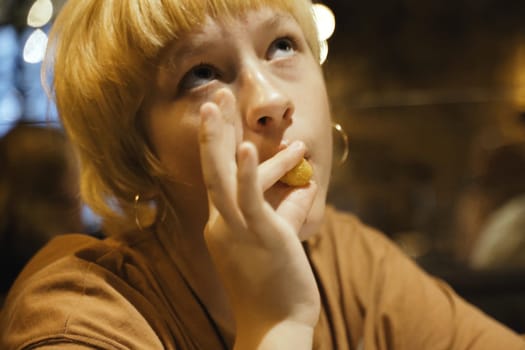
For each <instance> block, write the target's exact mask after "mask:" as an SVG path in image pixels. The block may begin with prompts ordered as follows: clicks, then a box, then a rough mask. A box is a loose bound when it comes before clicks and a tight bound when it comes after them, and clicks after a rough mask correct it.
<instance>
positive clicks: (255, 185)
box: [237, 142, 264, 225]
mask: <svg viewBox="0 0 525 350" xmlns="http://www.w3.org/2000/svg"><path fill="white" fill-rule="evenodd" d="M237 159H238V164H239V169H238V173H237V184H238V192H237V200H238V203H239V208H240V210H241V212H242V214H243V217H244V219H245V221H246V222H247V224H248V225H249V224H250V223H251V222H255V221H256V218H258V217H260V214H261V211H262V210H263V205H264V196H263V192H262V190H261V187H260V186H259V182H258V174H257V164H258V162H259V161H258V155H257V149H256V148H255V146H254V145H253V144H252V143H251V142H243V143H242V144H241V145H240V146H239V149H238V152H237Z"/></svg>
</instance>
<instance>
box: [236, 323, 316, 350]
mask: <svg viewBox="0 0 525 350" xmlns="http://www.w3.org/2000/svg"><path fill="white" fill-rule="evenodd" d="M313 336H314V329H313V327H311V326H307V325H305V324H302V323H298V322H295V321H282V322H279V323H277V324H274V325H272V326H269V327H263V328H262V329H260V330H256V329H246V330H242V329H240V330H239V332H238V334H237V338H236V339H235V346H234V350H253V349H257V350H266V349H269V350H279V349H297V350H303V349H312V344H313Z"/></svg>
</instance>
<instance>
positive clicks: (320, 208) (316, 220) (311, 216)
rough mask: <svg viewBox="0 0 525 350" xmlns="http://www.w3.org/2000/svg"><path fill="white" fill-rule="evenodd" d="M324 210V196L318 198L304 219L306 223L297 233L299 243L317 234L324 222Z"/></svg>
mask: <svg viewBox="0 0 525 350" xmlns="http://www.w3.org/2000/svg"><path fill="white" fill-rule="evenodd" d="M325 209H326V200H325V195H322V196H318V197H317V198H316V199H315V202H314V204H313V206H312V208H311V209H310V213H308V216H307V218H306V222H305V223H304V225H303V227H302V228H301V230H300V231H299V234H298V236H299V239H300V240H301V242H304V241H306V240H308V239H309V238H310V237H312V236H314V235H316V234H319V231H320V229H321V225H322V224H323V220H324V212H325Z"/></svg>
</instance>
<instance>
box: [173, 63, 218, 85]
mask: <svg viewBox="0 0 525 350" xmlns="http://www.w3.org/2000/svg"><path fill="white" fill-rule="evenodd" d="M218 77H219V73H218V72H217V69H215V68H214V67H213V66H210V65H208V64H199V65H197V66H195V67H193V68H192V69H190V71H189V72H188V73H186V74H185V75H184V77H183V78H182V80H181V87H182V88H183V89H193V88H196V87H199V86H202V85H205V84H207V83H209V82H210V81H213V80H215V79H217V78H218Z"/></svg>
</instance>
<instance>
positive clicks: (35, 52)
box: [24, 29, 47, 63]
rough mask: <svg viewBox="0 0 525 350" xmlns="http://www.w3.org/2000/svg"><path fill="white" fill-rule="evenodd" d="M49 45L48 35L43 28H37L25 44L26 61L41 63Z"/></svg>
mask: <svg viewBox="0 0 525 350" xmlns="http://www.w3.org/2000/svg"><path fill="white" fill-rule="evenodd" d="M46 46H47V35H46V33H44V32H43V31H42V30H41V29H35V30H34V31H33V33H31V35H30V36H29V37H28V38H27V41H26V43H25V45H24V61H26V62H27V63H39V62H41V61H42V60H43V59H44V54H45V52H46Z"/></svg>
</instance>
